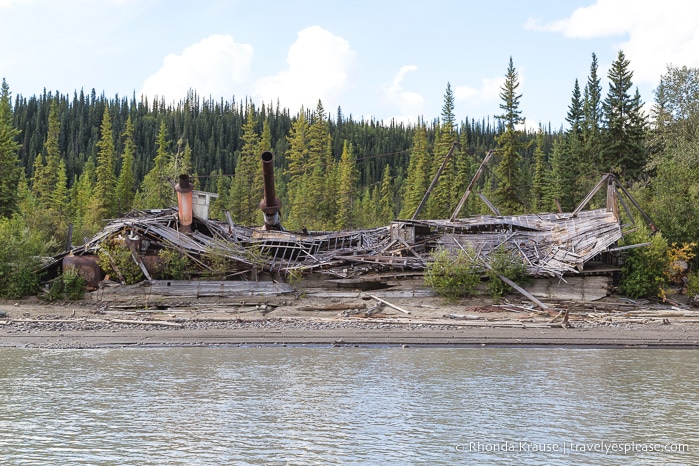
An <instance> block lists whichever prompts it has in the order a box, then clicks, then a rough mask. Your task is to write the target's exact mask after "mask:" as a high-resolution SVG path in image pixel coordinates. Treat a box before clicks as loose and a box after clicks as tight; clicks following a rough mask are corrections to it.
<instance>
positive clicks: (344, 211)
mask: <svg viewBox="0 0 699 466" xmlns="http://www.w3.org/2000/svg"><path fill="white" fill-rule="evenodd" d="M356 165H357V161H356V159H355V157H354V151H353V150H352V146H351V145H350V144H348V143H347V141H345V143H344V145H343V147H342V156H341V157H340V163H339V165H338V172H339V175H338V186H337V187H338V189H337V200H338V202H337V213H336V215H335V228H337V229H338V230H346V229H349V228H351V227H353V226H355V225H354V220H355V219H354V217H355V216H354V210H355V207H356V206H355V191H356V189H357V183H358V180H359V172H358V171H357V167H356Z"/></svg>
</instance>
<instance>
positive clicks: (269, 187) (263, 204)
mask: <svg viewBox="0 0 699 466" xmlns="http://www.w3.org/2000/svg"><path fill="white" fill-rule="evenodd" d="M261 159H262V180H263V184H264V197H263V198H262V200H261V201H260V210H262V213H264V215H265V226H264V228H265V230H281V229H282V225H281V219H280V217H279V210H280V209H281V207H282V203H281V201H280V200H279V198H278V197H277V195H276V192H275V190H274V154H273V153H271V152H269V151H265V152H263V153H262V156H261Z"/></svg>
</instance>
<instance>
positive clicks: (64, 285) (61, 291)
mask: <svg viewBox="0 0 699 466" xmlns="http://www.w3.org/2000/svg"><path fill="white" fill-rule="evenodd" d="M86 284H87V282H86V281H85V279H84V278H83V277H81V276H80V274H79V273H78V272H77V271H76V270H75V269H69V270H66V271H65V272H64V273H63V274H61V275H59V276H58V277H57V278H56V279H55V280H54V281H53V282H52V283H51V286H50V287H49V292H48V293H47V295H46V296H45V298H46V299H47V300H49V301H53V300H56V299H67V300H69V301H77V300H79V299H82V297H83V295H84V294H85V289H86Z"/></svg>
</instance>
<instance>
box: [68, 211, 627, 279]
mask: <svg viewBox="0 0 699 466" xmlns="http://www.w3.org/2000/svg"><path fill="white" fill-rule="evenodd" d="M621 235H622V232H621V225H620V224H619V221H618V220H617V219H616V217H615V215H614V213H613V212H609V211H607V210H606V209H597V210H590V211H581V212H580V213H579V214H578V215H577V216H576V217H571V215H570V214H539V215H519V216H479V217H471V218H463V219H457V220H456V221H454V222H450V221H448V220H405V221H395V222H392V223H391V224H390V226H387V227H379V228H372V229H364V230H352V231H340V232H313V233H295V232H287V231H277V230H265V229H262V228H259V229H258V228H250V227H244V226H239V225H234V224H232V223H226V222H219V221H214V220H203V219H199V218H197V217H195V218H194V221H193V224H192V228H191V231H189V232H187V233H185V232H182V231H180V230H179V228H178V218H177V210H175V209H165V210H156V211H134V212H132V213H131V214H130V215H128V216H126V217H124V218H119V219H117V220H114V221H112V222H111V223H109V224H108V225H107V226H106V227H105V228H104V229H103V230H102V231H100V232H99V233H98V234H97V235H95V236H94V237H93V238H92V239H90V240H88V241H87V242H86V243H85V244H84V245H82V246H80V247H77V248H74V249H73V250H72V251H71V253H70V254H72V255H86V254H87V255H89V254H97V252H98V251H99V249H100V248H101V247H102V246H103V245H104V244H113V243H114V242H117V243H119V242H123V243H124V244H125V245H127V246H128V247H129V248H130V249H131V250H132V253H133V257H134V260H135V261H136V262H137V263H140V264H142V265H143V267H142V268H144V269H146V270H145V271H144V272H145V273H146V275H147V276H150V275H154V274H157V266H156V265H155V264H157V257H158V255H159V253H160V251H162V250H163V249H169V250H174V251H178V252H179V253H180V254H182V255H184V256H187V258H188V259H189V263H190V264H191V268H192V270H191V272H192V275H193V276H197V275H199V276H204V277H205V276H211V275H212V274H214V272H216V273H218V274H221V273H222V274H223V275H224V277H223V278H228V279H230V278H235V277H237V276H239V277H240V278H248V277H249V276H250V275H251V274H257V273H260V272H270V273H276V274H281V275H287V274H289V273H304V272H311V271H316V272H321V273H324V274H328V275H330V276H333V277H339V278H352V277H357V276H360V275H363V274H366V273H369V272H385V271H416V272H420V271H423V270H424V269H425V267H426V266H427V264H428V263H429V262H430V261H431V259H432V256H433V254H434V252H435V251H436V250H438V249H446V250H450V251H454V252H456V251H458V250H459V249H461V248H466V247H468V246H470V247H471V248H472V250H473V251H475V252H476V253H477V254H478V255H479V256H481V257H486V256H487V255H488V254H489V253H490V252H491V251H492V250H494V249H495V248H497V247H499V246H501V245H504V247H506V248H508V249H511V250H513V251H517V252H518V253H519V255H520V256H521V258H522V261H523V262H524V263H525V265H526V266H527V268H528V271H529V273H530V274H531V275H548V276H561V275H563V274H566V273H577V272H580V271H582V269H583V266H584V264H585V263H586V262H587V261H589V260H591V259H592V258H594V257H595V256H597V255H598V254H600V253H602V252H603V251H605V250H607V249H608V248H609V247H610V246H611V245H613V244H615V243H616V242H617V241H618V240H619V239H620V238H621ZM213 257H218V258H219V264H220V263H221V262H223V263H225V264H226V266H225V267H226V269H225V270H224V271H221V270H216V271H215V270H214V268H213V266H212V265H211V261H212V258H213Z"/></svg>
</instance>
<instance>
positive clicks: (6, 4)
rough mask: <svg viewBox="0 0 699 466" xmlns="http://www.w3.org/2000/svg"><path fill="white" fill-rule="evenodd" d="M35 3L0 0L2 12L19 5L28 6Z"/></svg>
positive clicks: (25, 0) (20, 0) (30, 1)
mask: <svg viewBox="0 0 699 466" xmlns="http://www.w3.org/2000/svg"><path fill="white" fill-rule="evenodd" d="M30 3H34V0H0V10H1V9H3V8H8V9H9V8H12V7H14V6H17V5H28V4H30Z"/></svg>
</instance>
